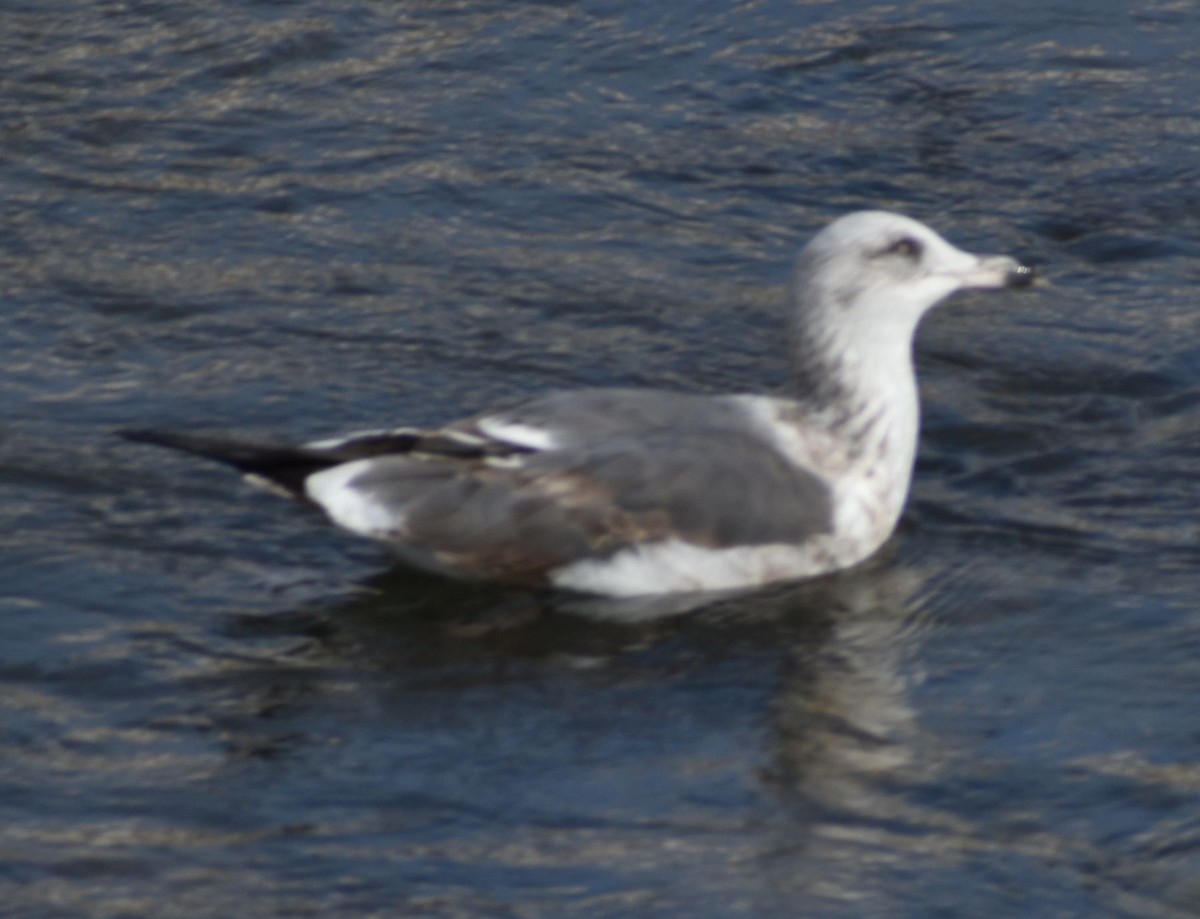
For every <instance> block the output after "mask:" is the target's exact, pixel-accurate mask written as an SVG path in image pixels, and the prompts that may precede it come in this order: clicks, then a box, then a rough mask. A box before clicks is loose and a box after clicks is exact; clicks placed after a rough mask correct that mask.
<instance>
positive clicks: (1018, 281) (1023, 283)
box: [1004, 265, 1042, 287]
mask: <svg viewBox="0 0 1200 919" xmlns="http://www.w3.org/2000/svg"><path fill="white" fill-rule="evenodd" d="M1004 280H1005V284H1006V285H1007V286H1009V287H1032V286H1033V285H1034V284H1038V283H1040V282H1041V280H1042V277H1041V275H1039V274H1038V273H1037V272H1036V271H1035V270H1034V269H1033V268H1032V267H1031V266H1030V265H1018V266H1017V267H1016V268H1014V269H1013V270H1012V271H1010V272H1009V273H1008V277H1007V278H1005V279H1004Z"/></svg>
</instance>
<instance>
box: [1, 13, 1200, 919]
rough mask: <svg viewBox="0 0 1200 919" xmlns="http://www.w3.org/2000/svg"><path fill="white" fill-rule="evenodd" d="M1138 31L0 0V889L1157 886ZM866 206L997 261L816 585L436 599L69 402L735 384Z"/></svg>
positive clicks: (1175, 546)
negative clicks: (890, 508)
mask: <svg viewBox="0 0 1200 919" xmlns="http://www.w3.org/2000/svg"><path fill="white" fill-rule="evenodd" d="M1190 12H1191V11H1190V10H1189V9H1188V8H1187V7H1186V5H1180V4H1176V3H1172V2H1166V0H1163V2H1148V3H1143V4H1139V5H1137V7H1136V8H1130V6H1129V4H1120V3H1115V2H1111V0H1098V2H1089V3H1071V2H1064V3H1058V4H1049V5H1047V4H1022V3H1018V4H1008V5H1003V6H996V7H995V8H994V9H982V8H979V7H978V6H977V5H973V4H947V3H942V2H933V0H930V2H919V3H913V4H902V5H896V4H877V3H873V2H870V0H862V2H844V3H837V4H828V3H826V4H811V3H810V4H794V3H789V2H780V0H766V2H758V3H738V4H727V3H726V4H718V3H710V2H707V0H695V2H691V3H687V4H682V5H672V6H664V5H646V4H640V5H639V4H621V3H616V4H612V3H609V4H601V5H597V4H595V3H572V4H565V5H564V4H521V5H515V6H513V5H495V4H491V5H489V4H486V3H472V2H462V3H454V4H445V3H426V2H422V3H406V4H379V3H373V2H364V0H331V2H328V3H325V4H322V5H320V6H317V5H314V4H312V3H308V2H305V0H299V2H294V3H289V4H276V3H257V2H251V3H241V4H226V3H222V2H216V0H205V2H201V3H196V4H187V5H181V4H163V3H155V2H148V3H140V4H136V5H132V6H131V5H129V4H120V3H107V2H101V3H86V4H84V3H77V2H74V0H47V2H43V3H39V4H29V3H9V4H7V5H6V7H5V9H4V28H3V29H0V83H2V84H3V92H0V296H2V298H3V304H4V308H3V310H2V311H0V355H2V356H3V360H2V361H0V389H2V391H3V394H4V399H3V405H4V411H3V413H2V417H0V435H2V436H0V518H2V519H3V520H4V522H5V526H4V527H3V528H0V547H2V548H0V608H2V609H3V613H4V615H3V616H0V689H2V692H0V697H2V699H3V702H2V703H0V718H2V723H3V726H4V731H3V732H2V733H0V763H2V764H3V765H2V766H0V788H2V789H3V792H4V793H3V794H0V816H2V817H3V820H0V863H2V865H3V868H4V870H3V872H0V902H3V903H4V904H6V908H5V909H0V912H5V911H7V912H9V913H12V914H13V915H20V916H23V917H24V916H29V917H43V916H46V917H51V916H53V917H67V916H70V917H75V916H112V915H122V916H130V917H134V916H156V917H162V916H171V915H180V916H188V917H189V919H194V917H204V916H213V917H217V916H220V917H223V919H225V917H229V916H249V915H253V916H256V917H258V916H298V915H312V914H320V915H331V916H343V915H344V916H357V915H362V916H367V915H413V916H452V915H454V916H512V915H520V916H539V915H546V916H549V915H553V916H571V915H581V916H582V915H589V916H595V915H614V916H619V915H644V916H680V915H688V916H736V915H747V916H755V917H763V916H766V917H772V916H780V917H783V916H786V917H794V916H797V915H804V916H814V917H818V916H829V917H832V916H861V915H866V914H882V915H888V916H913V917H926V916H929V915H934V914H945V915H959V914H963V913H968V912H969V913H971V914H976V913H978V914H980V915H988V916H991V917H1006V916H1013V917H1017V916H1020V917H1025V916H1029V915H1050V914H1056V915H1058V914H1061V915H1088V916H1092V915H1103V916H1146V915H1153V916H1164V917H1190V916H1192V915H1194V913H1195V904H1196V902H1198V897H1200V891H1198V890H1197V888H1196V882H1195V880H1194V879H1195V878H1196V877H1197V876H1200V873H1198V871H1197V867H1198V865H1197V861H1198V853H1200V845H1198V844H1197V843H1198V840H1200V836H1198V835H1197V826H1198V825H1200V824H1198V821H1200V795H1198V793H1197V781H1196V774H1197V767H1196V763H1197V762H1198V761H1200V749H1198V748H1197V735H1196V732H1195V729H1194V724H1195V699H1196V695H1197V692H1198V691H1200V682H1198V672H1197V670H1196V666H1195V660H1196V654H1197V649H1198V648H1200V629H1198V622H1200V620H1197V617H1196V614H1195V600H1194V598H1195V596H1196V594H1197V583H1196V571H1197V561H1198V555H1197V548H1196V547H1197V539H1196V536H1197V526H1196V522H1195V516H1196V507H1197V496H1198V495H1200V473H1198V472H1197V465H1196V462H1195V457H1196V455H1197V448H1200V421H1198V420H1197V419H1198V416H1197V412H1196V406H1197V404H1198V403H1200V360H1198V355H1200V350H1198V349H1197V348H1196V347H1195V346H1194V345H1193V344H1192V342H1193V341H1194V340H1195V339H1196V335H1197V331H1198V329H1197V323H1198V321H1200V320H1198V319H1197V316H1198V315H1200V314H1198V313H1197V311H1196V309H1195V302H1194V301H1195V297H1194V294H1193V292H1194V290H1195V288H1196V282H1197V278H1198V277H1200V272H1198V270H1197V265H1198V264H1200V263H1198V261H1197V259H1198V258H1200V251H1198V250H1197V243H1196V240H1197V239H1200V233H1198V232H1197V229H1198V220H1200V218H1198V217H1197V214H1200V209H1198V208H1197V206H1196V205H1197V193H1196V189H1197V188H1198V187H1200V184H1198V183H1197V181H1196V179H1197V169H1196V164H1195V156H1194V148H1195V140H1196V133H1197V131H1196V125H1197V124H1198V123H1200V121H1198V120H1197V117H1196V116H1197V112H1196V94H1195V92H1194V84H1195V76H1196V65H1197V51H1196V50H1195V49H1196V47H1197V42H1196V38H1197V36H1196V34H1195V32H1196V26H1195V25H1194V23H1193V21H1192V20H1193V18H1194V17H1192V16H1190V15H1189V14H1190ZM868 206H869V207H880V206H882V207H891V208H896V209H899V210H903V211H907V212H910V213H912V214H913V215H914V216H916V217H919V218H922V219H925V220H927V221H929V222H930V223H931V224H932V225H934V226H935V227H937V228H938V229H939V230H942V231H944V232H945V233H946V234H947V236H948V237H949V238H951V239H952V240H954V241H956V242H958V243H961V244H962V245H963V246H965V247H966V248H969V249H976V250H980V251H982V250H985V249H986V250H994V251H1002V252H1014V253H1017V254H1021V255H1023V256H1025V257H1027V258H1028V259H1030V260H1031V261H1033V262H1035V263H1037V264H1039V265H1040V266H1041V267H1042V268H1043V269H1044V274H1045V275H1047V276H1048V277H1050V278H1051V279H1052V280H1053V284H1052V286H1050V287H1048V288H1046V289H1044V290H1042V291H1040V292H1038V293H1035V294H1034V295H1032V296H1031V297H1028V298H1021V299H1022V302H1021V303H1020V304H1016V303H1014V304H1011V305H1009V306H1006V307H1004V308H1000V307H998V306H997V305H996V304H995V303H994V302H992V301H987V302H985V301H984V300H982V299H980V300H975V299H973V298H963V299H962V300H960V301H957V303H956V304H955V305H951V306H949V307H948V308H946V309H945V310H943V311H941V312H939V313H938V314H936V315H935V316H933V317H931V320H930V321H929V322H928V323H927V325H926V328H925V329H924V330H923V332H922V336H921V341H920V342H919V347H918V358H919V363H920V366H921V369H922V388H923V393H924V395H925V406H926V426H925V437H924V439H923V443H922V452H921V460H920V468H919V470H918V476H917V480H916V486H915V493H914V500H913V503H912V506H911V508H910V511H909V513H908V514H907V515H906V518H905V523H904V526H903V528H902V532H901V533H900V534H899V536H898V538H897V539H896V540H895V541H894V542H893V543H892V544H891V546H890V547H889V549H888V552H887V554H885V555H884V556H883V557H881V558H879V559H877V560H875V561H874V562H872V563H871V564H870V565H869V566H868V567H867V568H866V569H864V570H862V571H858V572H853V573H850V574H848V575H845V576H844V577H839V578H834V579H829V580H826V581H821V582H818V583H815V584H810V585H797V586H792V587H787V588H783V589H779V590H776V591H768V592H763V593H753V594H748V595H742V596H734V597H725V598H717V599H715V600H714V601H713V602H712V603H711V604H709V603H705V604H703V605H701V606H700V607H699V608H695V609H691V610H689V611H687V612H686V615H685V614H683V612H682V611H681V610H667V611H664V610H650V611H649V612H654V613H660V614H661V613H664V612H673V613H676V614H677V615H674V616H664V617H662V618H657V619H650V618H649V617H646V616H642V617H640V618H639V617H631V616H630V610H629V609H628V608H621V609H618V608H617V606H615V605H612V604H609V603H608V601H596V602H594V603H591V604H590V605H588V606H586V607H580V606H579V605H578V603H577V602H576V600H575V599H572V598H566V597H562V596H559V595H543V594H529V593H525V592H519V591H515V592H514V591H497V590H495V589H492V588H487V587H479V586H462V585H449V584H445V583H442V582H438V581H434V580H431V579H428V578H422V577H420V576H416V575H412V574H410V573H405V572H399V571H384V570H383V569H385V568H386V567H387V561H386V559H385V558H384V557H383V556H382V555H380V554H379V553H378V552H377V551H376V550H375V549H374V548H373V547H371V546H363V545H360V544H357V543H353V542H350V541H347V540H345V539H343V538H342V537H341V536H339V535H338V534H335V533H333V532H331V531H330V529H329V528H328V527H327V526H326V525H325V524H324V522H323V521H321V520H320V519H319V518H318V517H317V516H315V515H309V514H306V513H305V512H304V511H303V510H302V509H296V508H292V507H289V506H286V505H281V504H280V503H278V502H277V501H276V500H275V499H273V498H271V497H270V496H263V495H259V494H256V493H251V492H249V491H247V490H244V489H242V488H241V487H240V485H238V484H237V483H236V482H234V481H232V480H231V478H230V477H229V476H228V475H226V474H224V473H223V472H221V471H218V470H211V469H207V468H203V467H197V466H196V465H195V464H192V463H189V462H188V461H186V460H183V459H175V458H172V457H166V456H157V455H151V454H150V453H149V451H130V450H129V449H127V448H126V447H125V446H124V445H123V444H120V443H118V442H116V441H115V440H113V439H112V438H111V437H110V436H109V432H110V431H111V430H112V429H113V428H115V427H120V426H123V425H128V424H142V425H148V424H171V425H179V426H183V425H194V426H204V427H211V428H217V429H224V430H229V431H243V432H250V431H253V432H255V433H260V434H264V435H275V436H285V437H307V436H323V435H329V434H333V433H337V432H339V431H342V430H346V429H352V428H355V427H371V426H377V425H378V424H380V423H389V424H390V423H400V422H410V423H422V422H432V421H439V420H443V419H444V418H446V417H451V416H454V415H459V414H462V413H465V412H468V411H470V410H473V409H476V408H479V407H481V406H483V405H485V404H488V403H492V402H495V401H497V400H501V399H503V398H506V397H508V396H511V395H515V394H525V393H530V392H535V391H539V390H542V389H545V388H548V387H550V386H568V385H585V384H600V385H612V384H621V385H658V386H667V387H673V388H682V389H688V390H764V389H769V388H771V387H773V386H775V385H776V384H778V383H779V382H780V381H781V380H782V379H783V378H784V364H783V354H782V352H781V349H780V347H779V332H780V329H781V327H782V317H781V316H780V315H779V306H780V304H779V298H780V294H779V291H780V288H781V285H782V282H783V280H784V277H785V275H786V271H787V263H788V261H789V259H790V258H791V256H792V252H793V251H794V249H795V248H796V246H798V245H799V244H800V243H801V242H802V241H803V240H804V239H805V238H807V236H808V235H809V234H810V233H811V231H812V230H813V229H814V228H816V227H817V226H819V225H821V224H823V223H825V222H826V221H827V220H828V219H829V218H830V217H832V216H834V215H835V214H838V213H841V212H842V211H844V210H846V209H849V208H853V207H868ZM641 612H643V613H645V612H647V611H646V610H642V611H641ZM632 619H638V621H631V620H632ZM642 620H644V621H642Z"/></svg>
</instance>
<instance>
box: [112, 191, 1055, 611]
mask: <svg viewBox="0 0 1200 919" xmlns="http://www.w3.org/2000/svg"><path fill="white" fill-rule="evenodd" d="M1033 279H1034V274H1033V272H1032V270H1031V269H1029V268H1028V267H1025V266H1023V265H1021V264H1019V263H1018V262H1017V261H1015V260H1014V259H1011V258H1008V257H1005V256H987V257H981V256H976V255H971V254H969V253H967V252H964V251H962V250H960V249H957V248H955V247H954V246H952V245H951V244H950V243H948V242H946V241H945V240H944V239H942V238H941V237H940V236H939V235H938V234H936V233H935V232H933V231H932V230H930V229H929V228H928V227H926V226H924V225H923V224H921V223H918V222H917V221H915V220H911V219H909V218H907V217H903V216H900V215H898V214H892V213H888V212H884V211H860V212H856V213H852V214H848V215H846V216H844V217H841V218H840V219H838V220H836V221H834V222H833V223H832V224H830V225H829V226H827V227H826V228H825V229H824V230H822V231H821V232H820V233H818V234H817V235H816V236H815V237H814V238H813V239H812V241H811V242H810V243H809V244H808V245H807V246H806V247H805V248H804V249H803V250H802V251H801V252H800V255H799V258H798V259H797V262H796V267H795V272H794V274H793V277H792V283H791V287H790V291H789V294H790V295H789V300H790V303H789V307H790V330H789V331H790V340H791V357H792V370H793V380H792V385H791V389H790V391H789V392H788V393H787V394H786V395H781V396H771V395H716V396H713V395H694V394H687V393H680V392H665V391H656V390H643V389H584V390H578V391H564V392H552V393H549V394H546V395H539V396H534V397H532V398H529V399H526V400H524V401H521V402H517V403H516V404H513V405H509V406H506V407H503V408H498V409H493V410H490V411H485V412H483V413H481V414H477V415H473V416H471V417H469V418H466V419H463V420H460V421H456V422H453V423H451V424H449V425H446V426H445V427H442V428H437V429H430V430H421V429H415V428H393V429H388V430H378V431H367V432H360V433H356V434H351V435H349V436H346V437H341V438H338V439H335V440H323V441H318V442H314V443H307V444H302V445H299V446H277V445H270V444H262V443H254V442H248V441H243V440H234V439H230V438H226V437H217V436H209V435H207V434H198V433H180V432H164V431H151V430H130V431H123V432H122V434H123V435H124V436H125V437H127V438H129V439H131V440H135V441H141V442H145V443H152V444H157V445H161V446H167V447H173V448H176V449H180V450H184V451H187V452H190V453H195V454H199V455H201V456H205V457H209V458H211V459H215V460H219V461H221V462H224V463H227V464H229V465H231V466H234V467H235V468H237V469H239V470H241V471H242V472H243V473H244V474H245V475H246V476H247V477H249V478H250V479H252V480H253V481H255V482H258V483H259V484H265V485H268V486H270V487H271V488H273V489H274V490H277V491H282V492H284V493H286V494H287V495H289V496H291V497H294V498H298V499H300V500H303V501H305V502H307V503H310V504H313V505H316V506H317V507H319V508H321V509H323V510H324V511H325V513H326V514H328V516H329V517H330V518H331V519H332V520H333V521H334V523H336V524H338V525H340V526H342V527H344V528H345V529H347V530H349V531H351V532H353V533H357V534H360V535H363V536H368V537H372V538H374V539H378V540H382V541H384V542H386V543H388V544H390V545H391V546H392V547H393V548H394V549H395V550H396V552H397V553H398V554H399V556H400V558H401V559H402V560H403V561H404V562H406V563H408V564H411V565H415V566H417V567H419V568H422V569H426V570H431V571H435V572H440V573H444V574H448V575H452V576H459V577H471V578H483V579H493V580H497V581H502V582H507V583H512V584H525V585H552V586H556V587H561V588H568V589H572V590H576V591H582V592H586V593H594V594H603V595H610V596H640V595H648V594H663V593H672V592H687V591H711V590H729V589H735V588H744V587H750V586H754V585H760V584H766V583H770V582H773V581H780V580H787V579H796V578H805V577H811V576H816V575H821V574H825V573H828V572H832V571H836V570H839V569H842V568H846V567H849V566H852V565H855V564H857V563H858V562H861V561H863V560H864V559H866V558H867V557H868V556H870V555H871V554H872V553H874V552H875V550H876V549H878V548H879V547H880V545H882V544H883V542H884V541H885V540H887V538H888V537H889V536H890V535H891V533H892V531H893V530H894V529H895V527H896V523H897V521H898V520H899V517H900V513H901V510H902V508H903V506H904V502H905V499H906V497H907V493H908V488H909V482H910V479H911V477H912V470H913V460H914V456H915V453H916V446H917V430H918V415H919V405H918V396H917V385H916V378H915V375H914V371H913V363H912V340H913V335H914V333H915V331H916V328H917V324H918V322H919V321H920V319H921V317H922V316H923V315H924V314H925V312H926V311H928V310H929V309H930V308H931V307H933V306H934V305H935V304H937V303H938V302H940V301H941V300H943V299H944V298H946V297H947V296H949V295H950V294H952V293H954V292H956V291H959V290H965V289H988V288H991V289H995V288H1005V287H1025V286H1028V285H1029V284H1031V283H1032V282H1033Z"/></svg>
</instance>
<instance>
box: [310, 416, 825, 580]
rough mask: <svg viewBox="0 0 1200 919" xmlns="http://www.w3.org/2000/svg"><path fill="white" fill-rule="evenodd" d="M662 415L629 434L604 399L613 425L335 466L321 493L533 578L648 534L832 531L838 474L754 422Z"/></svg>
mask: <svg viewBox="0 0 1200 919" xmlns="http://www.w3.org/2000/svg"><path fill="white" fill-rule="evenodd" d="M603 401H604V399H603V398H598V401H597V402H596V403H595V404H594V405H593V408H595V409H596V410H597V411H599V408H600V405H601V404H602V403H603ZM586 415H587V412H581V414H580V415H579V416H577V417H576V420H577V421H579V420H580V419H581V418H586ZM524 417H525V418H530V416H529V415H526V416H524ZM537 417H538V418H539V420H540V421H542V422H544V421H545V418H546V416H545V414H539V415H538V416H537ZM649 421H653V424H651V425H650V426H649V427H648V426H647V425H646V424H643V425H641V426H639V425H637V424H634V425H633V427H635V428H639V427H640V430H639V431H638V432H637V435H636V436H633V435H629V434H625V435H623V436H617V435H613V434H612V431H614V430H615V429H616V427H617V426H616V424H615V423H614V422H613V420H612V416H611V414H609V413H603V412H602V413H601V414H600V416H599V417H597V418H596V419H594V427H593V429H592V433H596V428H599V429H600V432H599V433H600V434H601V436H600V437H599V438H596V439H593V438H591V437H588V438H587V439H586V442H581V443H577V444H573V445H568V446H565V447H562V448H558V449H551V450H543V451H530V452H523V453H515V454H512V455H509V456H506V457H486V458H481V459H478V460H472V461H470V462H464V461H463V460H461V459H455V460H452V461H451V460H435V459H428V458H425V459H417V458H413V457H401V456H389V457H379V458H374V459H369V460H364V461H361V462H359V463H355V464H350V466H347V467H341V469H339V470H337V471H335V472H332V474H333V475H334V477H335V479H336V485H337V486H338V489H332V488H316V489H313V488H310V490H309V494H310V496H312V497H313V498H314V500H317V502H318V503H320V504H322V505H323V506H325V507H326V509H327V510H328V511H329V512H330V514H331V516H333V517H334V519H335V520H338V513H337V506H338V505H339V502H341V503H342V504H345V503H346V499H347V497H348V496H349V497H350V498H351V499H352V501H351V503H354V504H355V506H356V507H357V506H366V507H369V508H370V509H371V515H370V520H371V521H374V522H375V524H374V525H373V526H372V527H370V528H369V529H371V530H373V531H371V532H367V531H366V530H364V528H362V527H354V526H351V528H352V529H358V530H359V531H360V532H366V535H372V536H375V537H377V538H383V539H387V540H389V541H391V542H393V543H394V544H396V546H397V548H398V549H400V551H401V554H402V555H405V556H407V557H409V558H410V559H411V560H412V561H415V562H416V563H418V564H423V565H425V566H427V567H434V568H441V569H446V570H452V571H456V572H459V573H474V574H477V575H480V576H484V577H491V578H500V579H504V580H508V581H518V582H525V583H540V582H541V581H543V580H544V578H545V576H546V575H547V574H548V573H549V572H551V571H553V570H554V569H555V568H558V567H560V566H562V565H566V564H569V563H571V562H574V561H579V560H582V559H586V558H604V557H608V556H610V555H612V554H614V553H616V552H618V551H620V550H621V549H623V548H626V547H628V546H631V545H635V544H639V543H648V542H659V541H663V540H667V539H672V538H677V539H681V540H684V541H686V542H689V543H693V544H696V545H699V546H704V547H708V548H730V547H734V546H751V545H766V544H773V543H787V544H793V545H794V544H799V543H802V542H804V541H805V540H806V539H808V538H810V537H812V536H815V535H818V534H821V533H828V532H829V531H830V530H831V528H832V516H831V499H830V494H829V490H828V488H827V486H826V484H825V483H824V482H823V481H822V480H821V479H820V478H818V477H817V476H815V475H813V474H811V473H809V472H807V471H805V470H802V469H798V468H797V467H795V466H794V465H793V464H791V463H789V462H787V461H786V460H785V459H784V458H783V457H782V455H781V454H779V453H778V452H777V451H776V450H775V449H774V448H773V447H772V446H770V445H769V444H768V443H766V442H764V441H762V440H760V439H759V438H757V437H755V436H754V435H753V434H752V433H749V432H747V431H744V430H740V429H738V428H737V427H727V426H725V425H720V424H717V423H716V422H715V421H714V422H713V423H712V424H709V425H706V426H701V427H702V429H701V430H693V429H690V428H688V427H687V426H681V425H679V424H678V423H676V424H674V425H671V426H670V427H671V430H663V429H662V424H660V421H665V418H662V419H658V420H654V419H649ZM676 421H678V419H676ZM514 423H516V422H514ZM606 425H607V426H608V430H605V426H606ZM572 427H573V428H574V425H573V426H572ZM582 428H583V425H582V422H581V423H580V427H579V428H578V430H579V431H580V433H581V432H582ZM555 430H556V433H557V432H558V431H559V430H561V429H558V428H556V429H555ZM605 434H608V435H611V436H604V435H605ZM560 436H561V435H560ZM580 440H582V437H580ZM331 481H333V480H331ZM339 489H340V491H339ZM339 522H342V523H343V524H344V525H345V523H346V521H343V520H339Z"/></svg>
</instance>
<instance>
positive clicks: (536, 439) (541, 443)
mask: <svg viewBox="0 0 1200 919" xmlns="http://www.w3.org/2000/svg"><path fill="white" fill-rule="evenodd" d="M475 426H476V427H477V428H479V430H480V431H482V432H483V433H484V434H486V435H487V436H488V437H490V438H492V440H498V441H499V442H500V443H504V444H512V445H513V446H514V447H525V448H526V449H529V450H553V449H555V448H556V447H558V446H559V445H560V443H559V440H558V438H557V437H555V436H554V434H553V433H552V432H550V431H548V430H546V429H545V428H539V427H534V426H533V425H532V424H521V423H520V422H517V421H508V420H506V419H505V418H504V417H503V416H500V415H491V416H489V417H487V418H480V419H479V420H478V421H477V422H476V423H475Z"/></svg>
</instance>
